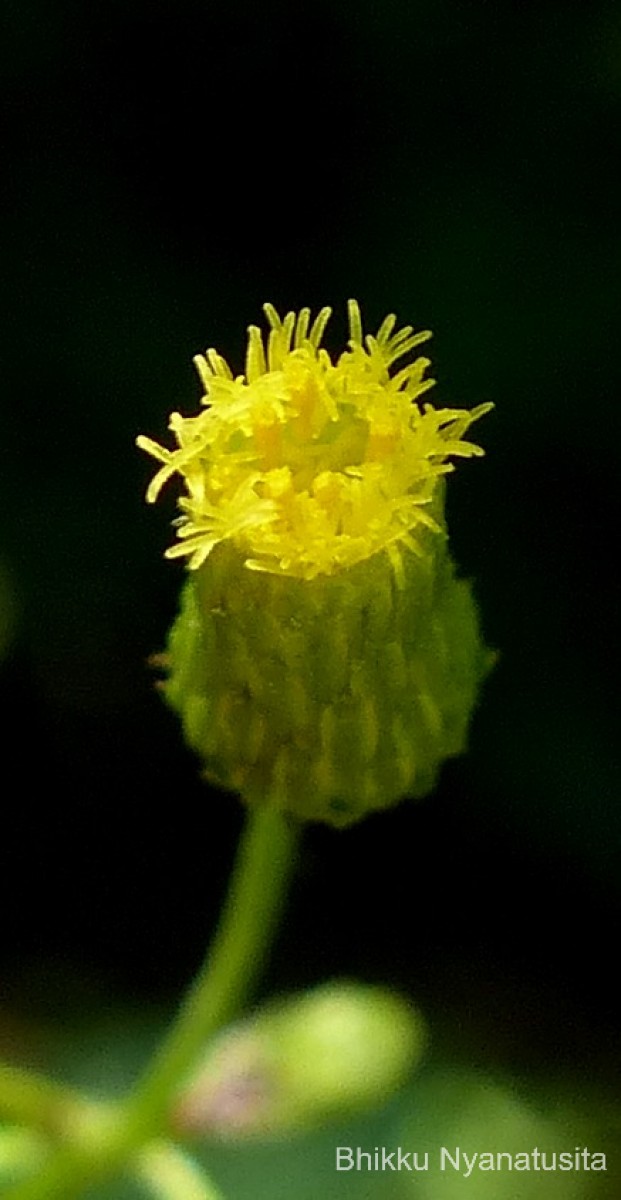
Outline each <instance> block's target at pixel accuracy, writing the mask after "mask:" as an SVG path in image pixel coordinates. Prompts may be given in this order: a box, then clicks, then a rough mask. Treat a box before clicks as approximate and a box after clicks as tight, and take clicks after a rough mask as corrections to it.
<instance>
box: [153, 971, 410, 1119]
mask: <svg viewBox="0 0 621 1200" xmlns="http://www.w3.org/2000/svg"><path fill="white" fill-rule="evenodd" d="M426 1040H427V1034H426V1027H425V1025H424V1022H423V1020H422V1017H421V1016H420V1015H419V1014H418V1013H417V1012H416V1011H415V1010H414V1009H413V1008H411V1007H410V1005H409V1004H407V1003H406V1001H405V1000H403V999H401V997H399V996H397V995H396V994H395V993H393V992H389V991H387V990H386V989H383V988H378V987H369V986H363V985H361V984H355V983H331V984H327V985H324V986H323V987H318V988H314V989H313V990H312V991H310V992H306V993H304V994H302V995H301V996H297V997H293V998H289V999H286V1000H280V1001H275V1002H272V1003H271V1004H268V1005H266V1006H265V1007H264V1008H263V1009H261V1010H259V1012H258V1013H257V1015H256V1016H254V1017H253V1018H251V1019H249V1020H247V1021H244V1022H242V1023H240V1024H239V1025H234V1026H232V1027H231V1028H230V1029H228V1030H225V1031H224V1033H223V1034H221V1035H220V1037H219V1038H217V1039H216V1041H215V1042H214V1043H213V1044H212V1045H211V1046H210V1048H209V1050H208V1052H207V1055H206V1057H205V1059H204V1060H203V1062H202V1063H201V1065H200V1067H199V1070H198V1071H197V1073H196V1075H195V1076H194V1078H193V1079H192V1080H191V1081H190V1083H189V1084H188V1086H187V1088H186V1089H185V1090H184V1092H183V1093H182V1095H181V1097H180V1098H179V1101H178V1104H177V1106H176V1109H175V1114H174V1123H175V1126H176V1128H177V1129H178V1130H179V1132H181V1133H182V1134H192V1133H194V1134H199V1135H205V1134H211V1135H213V1136H217V1137H220V1138H223V1139H240V1138H250V1137H265V1136H270V1137H274V1136H285V1135H289V1134H291V1133H292V1132H295V1131H302V1130H306V1129H308V1128H311V1127H312V1126H314V1125H318V1124H321V1123H323V1122H325V1121H326V1120H329V1119H343V1118H344V1117H348V1116H350V1115H352V1114H354V1113H356V1112H360V1111H364V1110H366V1109H369V1108H372V1107H374V1106H376V1105H378V1104H381V1103H383V1102H384V1101H385V1100H386V1099H387V1098H388V1097H389V1096H390V1095H391V1094H392V1093H393V1092H394V1091H395V1089H396V1088H398V1087H399V1086H400V1084H401V1083H403V1081H404V1079H405V1078H406V1077H407V1076H408V1075H409V1073H410V1072H411V1070H412V1068H413V1066H414V1065H415V1064H417V1063H418V1061H419V1060H420V1058H421V1056H422V1053H423V1050H424V1047H425V1044H426Z"/></svg>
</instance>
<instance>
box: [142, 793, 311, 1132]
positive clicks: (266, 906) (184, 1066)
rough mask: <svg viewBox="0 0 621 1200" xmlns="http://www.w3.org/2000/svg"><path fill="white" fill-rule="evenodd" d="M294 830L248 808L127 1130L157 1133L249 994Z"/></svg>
mask: <svg viewBox="0 0 621 1200" xmlns="http://www.w3.org/2000/svg"><path fill="white" fill-rule="evenodd" d="M296 840H297V827H295V826H292V825H290V824H289V822H288V821H287V820H286V818H284V817H283V816H282V814H281V813H279V812H276V811H274V810H272V809H269V808H257V809H254V810H251V812H250V814H249V816H248V819H247V824H246V828H245V830H244V834H243V837H242V841H241V844H240V847H239V851H238V856H237V861H236V863H235V869H234V871H233V875H232V878H231V882H230V887H229V892H228V896H227V899H226V903H225V906H224V909H223V912H222V916H221V918H220V924H219V926H218V930H217V932H216V936H215V939H214V942H213V944H212V947H211V951H210V953H209V954H208V956H207V958H206V960H205V963H204V966H203V968H202V970H201V971H200V973H199V975H198V976H197V978H196V980H195V981H194V984H193V985H192V987H191V988H190V991H189V992H188V994H187V995H186V997H185V1000H184V1002H183V1005H182V1007H181V1010H180V1012H179V1015H178V1017H177V1020H176V1021H175V1023H174V1024H173V1026H172V1028H171V1030H170V1032H169V1034H168V1036H167V1037H166V1038H165V1039H164V1041H163V1042H162V1044H161V1045H160V1047H159V1049H158V1050H157V1051H156V1054H155V1057H154V1058H153V1060H152V1062H151V1065H150V1067H149V1068H148V1069H147V1071H146V1074H145V1075H144V1076H143V1078H142V1079H141V1081H140V1083H139V1084H138V1087H137V1088H136V1090H135V1092H134V1094H133V1096H131V1097H130V1100H129V1107H128V1127H131V1129H132V1130H135V1131H136V1135H138V1133H139V1131H140V1130H141V1129H142V1128H143V1127H147V1128H148V1129H150V1130H153V1129H156V1128H158V1126H159V1125H160V1124H161V1122H162V1119H163V1118H164V1117H165V1115H166V1113H167V1111H168V1109H169V1107H170V1101H171V1099H172V1098H173V1096H174V1094H175V1092H176V1091H177V1090H178V1088H179V1085H180V1084H181V1083H182V1082H183V1080H184V1077H185V1076H186V1075H187V1074H188V1071H189V1070H190V1069H191V1068H192V1067H193V1066H194V1064H195V1062H196V1059H197V1056H198V1055H199V1054H200V1052H201V1050H203V1049H204V1047H205V1044H206V1042H207V1041H208V1039H209V1038H210V1037H211V1036H212V1034H214V1033H215V1032H216V1031H217V1030H218V1029H220V1028H221V1026H222V1025H224V1024H226V1023H227V1022H228V1021H230V1020H231V1019H232V1018H233V1017H234V1016H235V1015H236V1014H237V1013H238V1012H239V1011H240V1009H241V1008H242V1007H243V1005H244V1004H245V1002H246V1000H247V999H248V996H249V995H250V993H251V991H252V989H253V987H254V985H255V982H256V979H257V976H258V974H259V971H260V970H261V967H262V966H263V963H264V960H265V957H266V954H267V951H268V949H269V946H270V943H271V941H272V939H273V935H274V931H275V928H276V925H277V923H278V919H279V916H280V912H281V909H282V904H283V901H284V898H285V895H286V890H287V885H288V882H289V877H290V873H291V868H292V865H293V860H294V853H293V852H294V848H295V844H296Z"/></svg>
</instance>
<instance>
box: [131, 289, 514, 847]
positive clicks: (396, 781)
mask: <svg viewBox="0 0 621 1200" xmlns="http://www.w3.org/2000/svg"><path fill="white" fill-rule="evenodd" d="M265 313H266V316H267V319H268V322H269V326H270V332H269V335H268V337H267V340H266V341H265V340H264V339H263V337H262V335H261V333H260V331H259V329H258V328H257V327H256V326H251V327H250V329H249V331H248V346H247V352H246V368H245V375H241V376H237V377H235V376H234V375H233V373H232V371H231V370H230V368H229V366H228V365H227V363H226V362H225V361H224V359H223V358H222V357H221V356H220V355H219V354H218V353H217V352H216V351H215V350H208V351H207V352H206V354H205V356H199V357H197V358H196V359H195V362H196V366H197V368H198V372H199V376H200V379H201V382H202V384H203V388H204V396H203V399H202V408H201V410H200V411H199V413H198V415H196V416H192V417H183V416H181V414H179V413H177V412H175V413H173V414H172V416H171V418H170V429H171V430H172V432H173V434H174V437H175V440H176V443H177V444H176V448H175V449H172V450H170V449H167V448H165V447H162V446H160V445H159V444H158V443H157V442H155V441H152V440H151V439H150V438H147V437H139V438H138V439H137V442H138V445H139V446H140V448H141V449H143V450H146V451H147V452H148V453H149V454H151V455H152V456H153V457H154V458H156V459H157V460H158V462H159V463H160V464H161V466H160V468H159V470H158V472H157V474H156V475H155V477H154V479H153V480H152V482H151V484H150V485H149V488H148V491H147V499H148V500H149V501H150V502H152V501H154V500H155V499H156V498H157V496H158V494H159V492H160V490H161V488H162V487H163V485H164V484H165V483H167V481H168V480H169V479H170V478H171V477H172V476H174V475H180V476H181V477H182V480H183V483H184V488H185V493H184V495H183V496H182V498H181V499H180V501H179V507H180V510H181V516H180V517H179V518H178V519H177V521H176V526H177V534H178V541H177V542H176V543H175V544H174V545H173V546H171V547H170V548H169V549H168V550H167V551H166V554H167V556H168V557H170V558H177V557H183V558H185V559H186V561H187V565H188V567H189V568H190V571H189V573H188V577H187V583H186V586H185V588H184V592H183V597H182V605H181V611H180V614H179V617H178V618H177V621H176V622H175V624H174V626H173V629H172V631H171V635H170V639H169V646H168V661H169V676H168V679H167V681H166V683H165V685H164V692H165V695H166V698H167V699H168V701H169V703H170V704H171V705H172V707H173V708H174V709H175V710H176V711H177V712H178V713H179V714H180V716H181V718H182V721H183V727H184V731H185V735H186V738H187V740H188V742H189V744H190V745H191V746H192V747H193V749H194V750H196V751H197V753H198V754H199V755H200V757H201V758H202V760H203V763H204V767H205V774H206V776H207V778H209V779H211V780H212V781H215V782H217V783H219V784H221V785H222V786H224V787H228V788H233V789H234V790H236V791H239V792H240V793H241V794H242V797H243V798H244V800H246V801H247V802H248V803H250V804H263V803H270V804H273V805H276V806H277V807H279V808H281V809H284V810H287V811H291V812H294V813H295V814H296V815H298V816H300V817H304V818H316V819H321V820H325V821H329V822H330V823H333V824H341V825H343V824H348V823H350V822H351V821H353V820H356V819H357V818H358V817H360V816H362V815H363V814H364V813H365V812H368V811H371V810H373V809H379V808H385V807H388V806H389V805H392V804H394V803H396V802H397V801H398V800H399V799H401V797H402V796H404V795H423V794H425V793H426V792H428V791H429V790H430V789H431V788H432V787H433V785H434V783H435V780H436V777H437V773H438V770H439V767H440V764H441V763H442V761H443V760H444V759H445V758H446V757H447V756H449V755H452V754H457V753H460V752H461V751H462V750H463V749H464V747H465V742H466V734H467V726H468V722H469V719H470V715H471V712H472V709H473V706H474V703H475V699H476V695H477V691H478V686H479V683H480V681H481V679H482V677H483V675H484V674H485V672H486V670H487V669H488V668H489V665H490V655H489V653H488V652H487V651H486V650H485V647H484V645H483V643H482V641H481V638H480V633H479V625H478V616H477V612H476V606H475V603H474V600H473V598H472V593H471V589H470V587H469V585H468V584H467V583H466V582H464V581H463V580H459V579H457V578H456V575H455V570H454V566H453V563H452V560H451V558H450V555H449V551H448V541H447V535H446V529H445V521H444V490H445V487H444V485H445V477H446V476H447V474H449V473H450V472H451V471H452V470H453V469H454V466H453V461H452V460H453V459H455V458H457V457H462V458H464V457H465V458H468V457H472V456H474V455H480V454H482V453H483V451H482V450H481V449H480V448H479V447H478V446H476V445H474V444H473V443H472V442H470V441H467V440H465V434H466V433H467V431H468V429H469V427H470V425H471V424H472V423H473V422H474V421H476V420H478V418H479V417H481V416H483V414H484V413H486V412H488V411H489V409H490V408H491V407H492V406H491V405H490V404H481V405H479V406H478V407H476V408H474V409H473V410H472V411H467V410H465V409H454V408H435V407H434V406H433V405H432V404H430V403H429V402H428V400H427V399H426V398H425V397H426V395H427V393H428V392H429V389H430V388H431V386H432V385H433V380H432V379H430V378H428V377H427V376H426V372H427V369H428V367H429V365H430V363H429V359H427V358H425V357H415V358H414V360H413V361H412V362H410V363H409V364H408V365H400V360H402V359H403V358H405V356H406V355H410V353H411V351H413V350H415V348H416V347H417V346H419V345H421V344H422V343H423V342H425V341H426V340H427V339H428V338H429V337H430V336H431V335H430V333H429V332H428V331H423V332H420V333H415V332H414V331H413V330H412V328H411V327H410V326H407V327H406V328H404V329H402V330H400V331H398V332H394V330H395V323H396V318H395V317H394V316H388V317H386V319H385V320H384V321H383V322H382V324H381V326H380V328H379V330H378V332H377V334H376V335H375V336H370V335H369V336H366V337H365V336H364V335H363V331H362V321H361V317H360V310H359V307H358V304H357V303H356V302H355V301H353V300H350V302H349V328H350V339H349V342H348V346H347V349H346V350H345V351H344V352H343V353H342V354H341V355H340V356H339V357H338V358H337V359H336V360H335V361H333V360H332V358H331V357H330V355H329V354H328V352H327V350H325V349H324V348H323V347H322V345H321V342H322V338H323V334H324V331H325V327H326V324H327V322H328V319H329V317H330V309H329V308H323V309H321V311H320V312H319V314H318V315H317V317H316V318H315V320H314V321H313V322H312V324H311V315H310V310H309V309H307V308H304V309H302V310H301V311H300V312H299V313H298V314H297V315H296V314H295V313H293V312H290V313H288V314H287V315H286V317H285V318H284V319H283V320H281V318H280V317H279V316H278V313H277V312H276V310H275V309H274V308H273V306H272V305H269V304H266V305H265Z"/></svg>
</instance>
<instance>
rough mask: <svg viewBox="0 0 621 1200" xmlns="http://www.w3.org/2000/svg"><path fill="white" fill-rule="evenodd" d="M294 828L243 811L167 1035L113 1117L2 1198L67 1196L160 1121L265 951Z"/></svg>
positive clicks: (266, 812) (262, 811)
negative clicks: (218, 897)
mask: <svg viewBox="0 0 621 1200" xmlns="http://www.w3.org/2000/svg"><path fill="white" fill-rule="evenodd" d="M297 836H298V829H297V826H292V825H291V824H290V823H289V821H288V820H287V818H285V817H284V816H283V815H282V814H281V813H279V812H276V811H275V810H272V809H271V808H268V807H265V808H256V809H253V810H251V811H250V812H249V814H248V817H247V819H246V825H245V828H244V832H243V834H242V839H241V843H240V846H239V850H238V855H237V859H236V863H235V867H234V870H233V874H232V878H231V882H230V886H229V892H228V895H227V899H226V902H225V905H224V909H223V912H222V916H221V919H220V924H219V926H218V929H217V931H216V936H215V939H214V942H213V944H212V947H211V950H210V952H209V953H208V955H207V958H206V960H205V964H204V966H203V967H202V969H201V971H200V972H199V974H198V976H197V978H196V980H195V982H194V984H193V985H192V987H191V988H190V990H189V992H188V994H187V996H186V998H185V1000H184V1002H183V1004H182V1006H181V1009H180V1011H179V1014H178V1016H177V1018H176V1020H175V1021H174V1022H173V1024H172V1027H171V1029H170V1031H169V1033H168V1035H167V1036H166V1037H165V1038H164V1040H163V1042H162V1043H161V1045H160V1046H159V1048H158V1049H157V1050H156V1052H155V1055H154V1057H153V1060H152V1062H151V1064H150V1065H149V1066H148V1067H147V1070H146V1072H145V1074H144V1076H143V1077H142V1078H141V1079H140V1080H139V1082H138V1084H137V1086H136V1088H135V1089H134V1091H133V1092H132V1093H130V1096H129V1098H128V1100H127V1101H126V1102H125V1103H124V1104H123V1105H121V1106H120V1109H119V1110H118V1115H117V1118H116V1121H115V1122H114V1123H113V1124H111V1125H109V1126H107V1127H106V1125H105V1124H103V1123H102V1124H101V1125H100V1127H99V1128H96V1127H95V1126H93V1129H92V1135H89V1136H88V1138H81V1139H80V1143H79V1144H74V1145H66V1146H64V1147H61V1148H60V1149H59V1150H58V1151H57V1153H56V1154H55V1155H52V1156H51V1157H50V1159H49V1160H48V1162H47V1163H46V1164H45V1166H44V1167H43V1168H42V1170H41V1171H40V1172H38V1173H37V1175H36V1176H31V1177H30V1178H29V1179H27V1180H25V1181H23V1182H22V1183H21V1184H18V1185H17V1186H16V1187H14V1188H13V1189H12V1190H9V1191H7V1192H6V1194H5V1200H72V1198H73V1197H74V1196H77V1195H79V1193H80V1190H81V1189H83V1188H85V1187H87V1186H88V1185H89V1184H94V1183H96V1182H99V1181H100V1180H104V1179H106V1178H108V1177H109V1176H110V1175H113V1174H114V1173H115V1172H116V1171H118V1170H120V1169H121V1168H122V1167H123V1166H124V1165H125V1164H126V1163H128V1162H129V1160H130V1159H131V1158H132V1157H133V1156H134V1155H135V1153H136V1151H138V1150H139V1149H140V1147H141V1146H143V1145H145V1144H146V1143H147V1142H149V1141H151V1140H152V1139H153V1138H154V1137H157V1136H158V1135H159V1134H160V1133H161V1132H162V1131H163V1130H164V1129H165V1126H166V1121H167V1117H168V1114H169V1111H170V1108H171V1104H172V1102H173V1101H174V1098H175V1095H176V1093H177V1092H178V1090H179V1088H180V1087H181V1085H182V1084H183V1082H184V1080H185V1078H186V1076H187V1075H188V1073H189V1072H190V1070H191V1069H192V1067H193V1066H195V1064H196V1061H197V1059H198V1057H199V1056H200V1053H201V1051H202V1049H203V1048H204V1046H205V1044H206V1042H207V1040H208V1039H209V1038H210V1037H211V1036H212V1035H213V1034H214V1033H215V1032H216V1031H217V1030H218V1029H219V1028H220V1027H221V1026H222V1025H223V1024H225V1023H226V1022H227V1021H230V1020H231V1018H232V1017H234V1016H235V1015H236V1014H237V1013H238V1012H239V1011H240V1009H241V1007H242V1006H243V1004H244V1003H245V1001H246V1000H247V998H248V996H249V994H250V992H251V990H252V988H253V986H254V984H255V983H256V980H257V976H258V974H259V971H260V969H261V967H262V965H263V963H264V961H265V957H266V955H267V952H268V950H269V947H270V944H271V941H272V938H273V935H274V932H275V929H276V926H277V923H278V919H279V916H280V914H281V911H282V906H283V902H284V899H285V895H286V891H287V885H288V882H289V878H290V875H291V870H292V866H293V862H294V857H295V853H294V852H295V847H296V843H297Z"/></svg>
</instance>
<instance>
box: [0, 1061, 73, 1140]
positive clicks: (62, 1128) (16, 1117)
mask: <svg viewBox="0 0 621 1200" xmlns="http://www.w3.org/2000/svg"><path fill="white" fill-rule="evenodd" d="M90 1103H91V1102H89V1100H88V1099H87V1097H86V1096H84V1095H82V1094H81V1093H80V1092H78V1091H75V1090H74V1089H73V1088H69V1087H66V1086H65V1085H64V1084H61V1083H54V1081H53V1080H51V1079H47V1078H46V1077H45V1076H44V1075H38V1074H37V1073H36V1072H35V1071H29V1070H27V1069H25V1068H24V1067H14V1066H8V1065H7V1064H6V1063H0V1117H1V1118H2V1119H3V1120H5V1121H11V1122H13V1123H14V1124H16V1125H29V1126H32V1127H34V1128H35V1129H40V1130H41V1131H42V1132H44V1133H48V1134H51V1136H52V1137H61V1138H63V1137H65V1136H67V1134H68V1133H69V1131H70V1130H71V1127H72V1125H73V1124H74V1122H75V1120H76V1119H79V1117H80V1116H81V1114H82V1113H83V1111H84V1108H85V1106H87V1105H89V1104H90Z"/></svg>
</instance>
